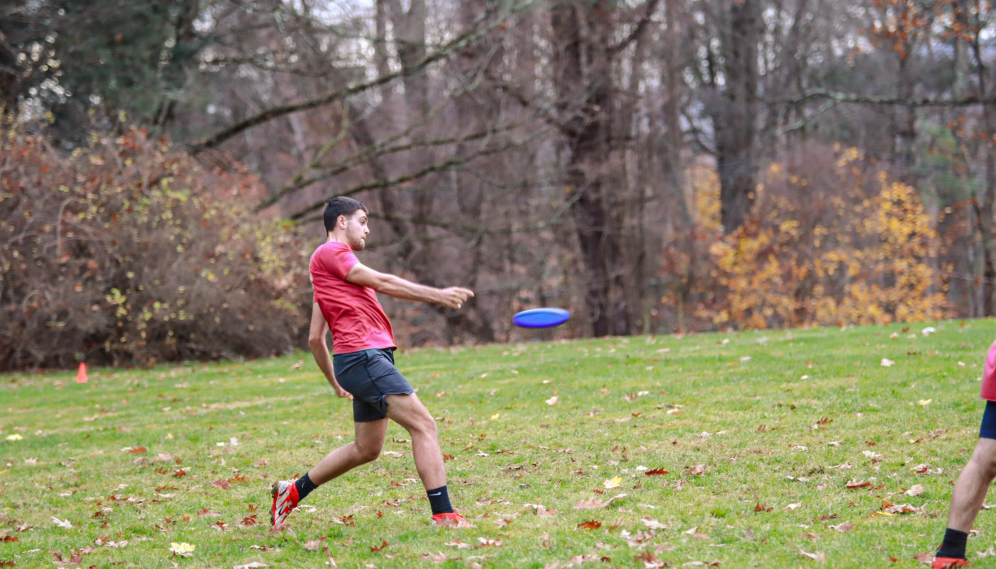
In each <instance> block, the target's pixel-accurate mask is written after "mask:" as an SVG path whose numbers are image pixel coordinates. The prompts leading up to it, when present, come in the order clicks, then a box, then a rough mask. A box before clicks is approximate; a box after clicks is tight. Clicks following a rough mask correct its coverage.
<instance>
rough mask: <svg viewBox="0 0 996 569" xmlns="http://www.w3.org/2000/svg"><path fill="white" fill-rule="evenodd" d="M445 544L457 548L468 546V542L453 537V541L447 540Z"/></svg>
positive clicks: (466, 547) (467, 547)
mask: <svg viewBox="0 0 996 569" xmlns="http://www.w3.org/2000/svg"><path fill="white" fill-rule="evenodd" d="M445 545H446V546H447V547H455V548H457V549H469V548H470V544H469V543H464V542H462V541H460V540H459V539H454V540H453V541H451V542H449V543H447V544H445Z"/></svg>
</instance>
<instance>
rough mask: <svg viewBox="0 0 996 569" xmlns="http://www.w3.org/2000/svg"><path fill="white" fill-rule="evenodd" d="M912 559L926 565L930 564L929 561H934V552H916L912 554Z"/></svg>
mask: <svg viewBox="0 0 996 569" xmlns="http://www.w3.org/2000/svg"><path fill="white" fill-rule="evenodd" d="M913 559H916V560H917V561H919V562H920V563H926V564H927V565H930V564H931V563H933V562H934V554H933V553H916V554H914V555H913Z"/></svg>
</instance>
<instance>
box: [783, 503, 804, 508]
mask: <svg viewBox="0 0 996 569" xmlns="http://www.w3.org/2000/svg"><path fill="white" fill-rule="evenodd" d="M801 506H802V503H801V502H800V503H797V504H789V505H788V506H785V509H786V510H794V509H796V508H799V507H801Z"/></svg>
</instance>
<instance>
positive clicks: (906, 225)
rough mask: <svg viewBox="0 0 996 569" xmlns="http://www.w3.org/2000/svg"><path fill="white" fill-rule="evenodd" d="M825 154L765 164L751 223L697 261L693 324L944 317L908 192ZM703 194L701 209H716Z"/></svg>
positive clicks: (931, 240) (929, 239)
mask: <svg viewBox="0 0 996 569" xmlns="http://www.w3.org/2000/svg"><path fill="white" fill-rule="evenodd" d="M814 153H822V156H814ZM830 154H831V152H830V151H829V150H828V149H826V148H822V147H809V148H807V149H806V150H805V151H804V152H803V153H802V155H800V156H798V157H796V159H795V160H794V163H789V164H781V163H775V164H772V165H771V167H770V168H769V170H768V172H767V177H766V181H765V183H764V184H763V185H761V186H760V187H759V188H758V200H757V203H756V206H755V211H754V215H753V216H752V218H751V219H749V220H748V222H747V223H746V224H745V226H744V227H742V228H741V229H740V230H739V231H737V232H736V233H734V234H732V235H728V236H725V237H720V238H716V239H714V240H713V241H712V243H711V244H709V245H708V252H709V254H708V256H702V257H700V261H705V262H706V263H708V266H709V271H708V277H707V278H706V282H699V283H697V285H696V286H697V287H698V288H697V290H698V291H699V292H700V296H699V297H700V298H701V299H702V300H701V301H700V302H698V303H697V308H696V309H695V311H694V314H695V317H696V318H697V319H699V322H700V323H702V324H707V323H708V324H711V325H712V326H730V325H736V326H738V327H745V328H767V327H772V326H808V325H843V324H882V323H888V322H892V321H895V320H900V321H918V320H932V319H937V318H942V317H945V316H946V315H947V310H946V306H945V302H946V300H945V295H944V293H943V292H942V291H941V290H940V283H939V282H937V280H936V278H935V272H934V270H933V269H932V268H931V263H932V260H933V259H934V258H935V257H936V254H937V251H936V249H937V245H938V239H937V235H936V232H935V231H934V229H933V228H932V220H931V218H930V216H929V215H928V214H927V213H926V212H925V210H924V207H923V204H922V203H921V202H920V199H919V196H918V195H917V193H916V190H915V189H914V188H912V187H910V186H908V185H906V184H903V183H901V182H898V181H896V180H894V179H892V178H891V177H890V176H889V174H888V172H887V171H885V170H881V169H877V168H875V166H874V161H873V160H866V159H865V157H864V156H862V154H861V153H860V152H859V151H857V150H856V149H846V150H843V151H839V150H838V151H837V153H836V156H835V160H832V161H831V160H829V159H828V157H829V155H830ZM704 190H705V191H700V192H698V196H699V199H700V201H701V199H702V196H703V195H704V196H706V197H707V199H718V195H717V194H718V192H712V191H709V190H711V187H710V186H709V185H706V186H705V187H704ZM710 207H711V206H706V207H702V206H701V205H700V206H699V207H698V210H699V211H703V210H705V211H710ZM710 223H711V220H709V219H708V218H706V219H699V220H698V221H697V224H699V226H700V227H703V226H709V224H710ZM707 234H708V233H707ZM699 271H700V274H701V271H702V268H701V267H700V268H699ZM705 290H710V292H711V294H701V293H702V292H703V291H705ZM663 300H664V302H665V304H667V303H669V302H674V301H673V295H669V296H666V297H665V298H664V299H663ZM708 324H707V325H708Z"/></svg>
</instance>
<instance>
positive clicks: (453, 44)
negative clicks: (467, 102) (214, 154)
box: [190, 9, 501, 154]
mask: <svg viewBox="0 0 996 569" xmlns="http://www.w3.org/2000/svg"><path fill="white" fill-rule="evenodd" d="M493 13H494V10H493V9H488V10H486V11H485V12H484V13H483V14H482V15H481V16H480V17H478V19H477V20H476V21H475V22H474V24H473V25H472V26H471V27H470V29H469V30H467V31H465V32H463V33H461V34H460V35H458V36H457V37H455V38H454V39H453V40H451V41H449V42H447V43H445V44H443V45H442V47H440V48H438V49H437V50H436V51H435V52H434V53H432V54H430V55H428V56H426V57H425V58H423V59H421V60H420V61H417V62H415V63H413V64H412V65H411V66H409V67H408V68H406V69H401V70H399V71H396V72H394V73H391V74H388V75H384V76H382V77H378V78H377V79H374V80H372V81H366V82H364V83H359V84H356V85H352V86H350V87H343V88H342V89H338V90H336V91H333V92H331V93H328V94H326V95H323V96H321V97H318V98H317V99H311V100H309V101H304V102H301V103H294V104H290V105H282V106H279V107H273V108H271V109H267V110H265V111H263V112H261V113H259V114H257V115H255V116H252V117H249V118H247V119H245V120H243V121H241V122H239V123H236V124H234V125H232V126H230V127H228V128H226V129H225V130H223V131H221V132H219V133H217V134H215V135H213V136H210V137H208V138H206V139H204V140H202V141H200V142H196V143H193V144H191V145H190V149H191V152H192V153H194V154H196V153H198V152H201V151H202V150H207V149H210V148H214V147H216V146H218V145H220V144H222V143H223V142H225V141H227V140H228V139H230V138H232V137H233V136H235V135H237V134H239V133H240V132H242V131H244V130H247V129H250V128H253V127H255V126H258V125H260V124H263V123H265V122H268V121H271V120H273V119H276V118H279V117H282V116H286V115H290V114H293V113H299V112H301V111H307V110H309V109H314V108H318V107H322V106H325V105H329V104H331V103H334V102H336V101H338V100H341V99H344V98H346V97H349V96H352V95H355V94H357V93H362V92H363V91H366V90H368V89H372V88H374V87H379V86H381V85H383V84H385V83H389V82H391V81H393V80H395V79H397V78H399V77H404V76H407V75H411V74H413V73H416V72H418V71H420V70H422V69H424V68H425V67H427V66H429V65H430V64H432V63H434V62H436V61H439V60H441V59H444V58H445V57H447V56H449V55H450V54H451V53H453V52H455V51H459V50H460V49H463V47H464V46H465V45H466V44H468V43H471V42H474V41H476V40H478V39H480V38H482V37H484V36H485V35H487V34H488V33H490V32H491V31H492V30H494V29H495V28H497V27H498V26H499V25H500V24H501V19H500V18H493V21H491V22H490V23H489V24H488V25H486V26H481V23H482V22H484V21H486V20H487V19H488V17H490V16H492V15H493Z"/></svg>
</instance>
